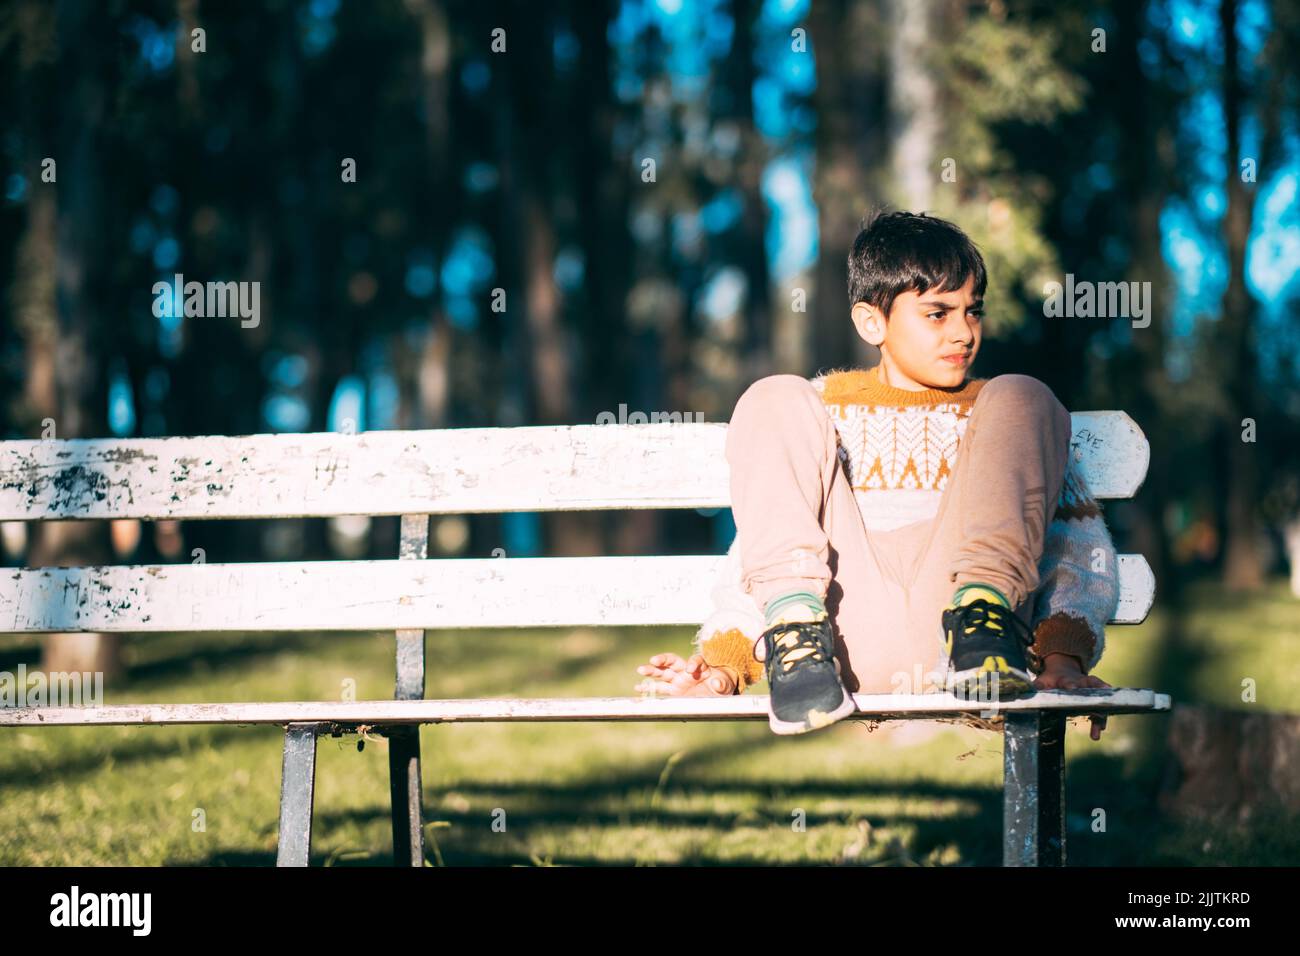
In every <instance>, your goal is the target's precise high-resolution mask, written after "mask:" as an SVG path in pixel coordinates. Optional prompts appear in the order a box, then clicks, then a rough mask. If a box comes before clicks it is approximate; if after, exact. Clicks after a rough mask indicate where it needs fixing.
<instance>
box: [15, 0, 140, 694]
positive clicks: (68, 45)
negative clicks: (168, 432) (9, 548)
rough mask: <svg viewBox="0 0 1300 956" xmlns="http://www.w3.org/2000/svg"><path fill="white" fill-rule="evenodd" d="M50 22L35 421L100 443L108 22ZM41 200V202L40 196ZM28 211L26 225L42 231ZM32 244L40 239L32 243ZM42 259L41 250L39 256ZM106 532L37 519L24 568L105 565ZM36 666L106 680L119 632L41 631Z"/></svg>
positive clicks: (62, 17)
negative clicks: (48, 361)
mask: <svg viewBox="0 0 1300 956" xmlns="http://www.w3.org/2000/svg"><path fill="white" fill-rule="evenodd" d="M55 15H56V17H57V22H56V25H55V30H56V37H57V41H58V75H59V77H60V90H61V101H60V105H61V106H62V109H61V110H58V111H57V116H58V119H57V121H56V123H57V139H56V143H57V148H55V149H53V150H51V153H52V154H53V156H54V158H55V159H56V161H57V164H58V165H57V167H56V169H57V177H58V178H57V182H56V183H42V182H40V180H39V176H37V177H36V178H35V179H34V180H33V182H32V188H33V190H34V191H35V190H48V191H49V192H50V193H52V194H53V195H55V196H56V197H57V203H58V209H57V213H56V217H55V243H56V248H55V249H54V252H53V255H52V256H51V257H50V259H47V260H46V261H47V262H49V261H52V262H53V263H54V275H55V282H54V283H53V284H52V285H51V284H50V283H43V284H42V285H41V286H40V289H42V290H43V292H42V294H46V293H48V292H51V291H52V292H53V293H54V296H53V299H52V300H49V301H46V302H45V303H44V304H43V305H37V304H36V303H35V302H32V303H31V306H30V307H31V308H32V310H33V313H32V314H36V313H43V314H44V315H45V316H46V318H44V319H37V322H38V324H40V325H41V326H42V327H43V328H48V327H49V321H48V316H51V315H53V316H57V333H56V334H57V352H56V357H55V361H54V392H55V395H54V406H53V407H52V408H49V407H47V408H46V409H43V410H42V414H41V417H43V418H44V417H50V418H53V419H54V423H55V429H56V433H55V434H56V437H58V438H91V437H102V436H103V435H104V434H105V433H106V430H107V423H106V420H105V406H106V405H107V398H106V391H105V380H104V369H103V352H102V349H101V348H100V342H99V340H98V338H97V336H96V330H98V329H101V328H102V327H103V325H104V320H103V317H102V313H101V303H100V301H99V292H100V286H101V285H102V281H103V275H102V269H103V265H102V264H103V263H104V262H106V261H107V259H108V257H107V256H106V255H104V254H103V252H104V245H105V242H106V239H107V235H108V232H109V229H108V224H107V222H106V221H105V218H104V216H103V207H102V202H103V196H102V191H101V185H100V176H101V169H102V165H103V155H102V147H103V141H104V135H105V134H104V122H105V112H106V109H107V103H106V97H107V96H108V91H109V90H112V89H114V88H115V87H114V83H113V79H112V77H111V76H110V75H109V71H110V68H111V63H110V59H109V58H110V57H111V56H113V55H114V48H113V47H112V45H111V44H105V43H102V42H100V41H99V39H97V38H100V37H106V36H112V35H113V34H114V33H115V31H116V24H115V23H113V22H112V19H111V17H110V16H109V15H108V14H106V12H105V9H104V8H103V7H100V6H99V5H95V4H91V5H83V4H77V3H66V4H64V3H60V4H59V5H58V7H57V9H56V14H55ZM42 201H43V200H42ZM45 215H46V213H44V212H40V211H38V212H37V221H36V222H34V223H33V227H34V228H36V229H37V230H44V229H46V228H47V225H48V224H47V223H43V222H41V221H40V217H42V216H45ZM33 241H34V242H37V243H42V242H45V241H46V240H45V239H43V238H40V237H39V236H38V237H35V238H34V240H33ZM42 252H44V253H46V254H48V252H49V250H48V247H46V248H45V249H43V250H42ZM109 554H110V549H109V529H108V524H107V522H103V521H59V522H49V521H44V522H39V523H37V524H35V525H34V526H33V535H32V543H31V549H30V551H29V553H28V563H29V565H30V566H32V567H44V566H51V565H56V566H67V567H75V566H84V565H96V564H106V563H108V561H109ZM42 666H43V667H44V668H45V670H47V671H51V672H53V671H92V672H93V671H102V672H103V673H104V676H105V678H106V679H109V678H111V677H113V676H116V675H117V674H119V673H120V672H121V669H122V660H121V635H118V634H51V635H50V636H49V638H48V639H47V640H46V643H45V652H44V658H43V661H42Z"/></svg>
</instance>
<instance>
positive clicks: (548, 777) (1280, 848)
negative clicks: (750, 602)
mask: <svg viewBox="0 0 1300 956" xmlns="http://www.w3.org/2000/svg"><path fill="white" fill-rule="evenodd" d="M1298 633H1300V601H1296V600H1295V599H1294V598H1292V597H1291V596H1290V594H1289V592H1287V591H1286V589H1285V587H1284V586H1283V585H1282V584H1280V583H1279V584H1276V585H1274V586H1272V587H1271V588H1270V590H1269V591H1268V592H1267V593H1266V594H1265V595H1263V596H1262V597H1257V598H1254V599H1251V600H1249V601H1247V600H1241V599H1235V598H1229V597H1226V596H1224V595H1222V594H1220V593H1219V592H1217V591H1216V590H1214V589H1212V588H1201V589H1197V590H1193V591H1192V592H1191V593H1190V595H1189V598H1188V602H1187V605H1186V606H1185V607H1184V608H1183V610H1182V612H1181V613H1177V614H1171V613H1168V612H1161V613H1157V614H1154V615H1153V616H1152V618H1151V619H1150V620H1148V622H1147V623H1145V624H1143V625H1141V626H1139V627H1131V628H1119V627H1116V628H1112V629H1111V630H1110V631H1109V632H1108V635H1107V636H1108V639H1109V642H1110V646H1109V648H1108V650H1107V652H1106V655H1105V657H1104V663H1103V665H1102V666H1101V667H1100V668H1099V669H1098V673H1099V674H1100V675H1101V676H1102V677H1104V678H1105V679H1106V680H1108V681H1109V682H1110V683H1112V684H1115V685H1117V686H1118V685H1126V686H1139V687H1155V688H1157V689H1159V690H1161V691H1168V692H1171V693H1173V694H1174V697H1175V701H1176V702H1191V701H1202V702H1208V703H1214V704H1217V705H1221V706H1227V707H1237V708H1243V707H1249V706H1256V707H1261V708H1265V709H1268V710H1273V711H1284V712H1291V713H1294V712H1296V711H1297V709H1298V705H1300V642H1296V641H1295V640H1294V636H1295V635H1296V634H1298ZM689 635H690V630H689V629H686V628H663V629H649V628H610V629H586V628H583V629H573V630H563V629H546V630H534V631H518V630H510V631H492V632H452V631H437V632H430V634H429V636H428V642H427V646H428V655H429V673H430V678H429V682H428V696H430V697H474V696H505V695H516V696H535V697H550V696H583V695H592V696H606V695H616V694H622V693H630V692H631V691H630V689H631V687H632V685H633V683H635V681H636V680H637V679H638V677H637V675H636V674H635V672H634V669H635V667H636V666H637V664H639V663H641V662H642V661H644V660H645V659H646V658H647V657H648V656H649V655H650V654H651V653H654V652H656V651H659V650H666V649H677V650H679V651H680V650H685V649H686V648H687V645H688V643H689ZM18 641H19V639H17V638H7V639H6V643H4V644H3V645H0V670H13V669H14V667H15V666H16V664H17V663H18V662H19V661H26V662H27V663H28V665H29V666H31V665H32V664H33V663H34V661H35V659H36V650H37V649H36V647H35V646H34V645H33V644H32V643H31V642H26V643H19V642H18ZM128 655H129V657H128V662H129V667H130V671H129V678H128V679H127V680H125V681H123V682H121V683H120V684H119V685H117V686H109V687H108V688H106V694H105V697H106V702H107V703H127V702H144V701H148V702H164V703H165V702H197V701H240V700H277V699H278V700H310V699H327V698H332V699H337V698H339V697H340V695H341V693H342V691H343V688H344V686H345V681H348V680H351V681H355V688H356V697H357V699H367V698H375V699H377V698H385V697H389V696H391V694H392V667H393V658H392V639H391V636H389V635H385V634H369V635H330V634H310V635H295V636H284V635H263V634H248V635H200V636H195V635H161V636H159V635H154V636H141V637H136V638H132V639H131V640H130V641H129V643H128ZM1246 677H1250V678H1253V679H1254V680H1255V681H1256V687H1257V703H1255V704H1243V703H1242V702H1241V681H1242V679H1243V678H1246ZM1167 723H1168V718H1167V717H1159V716H1156V717H1148V716H1143V717H1138V716H1120V717H1112V718H1111V720H1110V726H1109V728H1108V729H1107V731H1106V733H1105V734H1103V736H1102V739H1101V741H1100V742H1093V741H1091V740H1089V739H1088V734H1087V722H1086V721H1084V720H1082V719H1080V720H1078V721H1076V722H1073V723H1072V724H1071V727H1070V731H1069V735H1068V737H1067V745H1066V752H1067V760H1068V779H1067V788H1066V792H1067V806H1068V807H1069V809H1070V814H1069V817H1068V819H1067V824H1068V852H1069V858H1070V861H1071V863H1073V864H1079V865H1099V864H1100V865H1135V864H1154V865H1192V866H1197V865H1211V864H1262V865H1276V864H1292V865H1293V864H1295V863H1297V862H1300V835H1298V834H1300V827H1297V826H1296V825H1295V823H1296V821H1295V820H1288V819H1278V818H1270V819H1257V820H1255V821H1253V822H1252V824H1251V825H1250V827H1249V828H1248V829H1247V828H1239V827H1228V826H1212V825H1208V824H1203V823H1201V824H1196V825H1191V824H1180V823H1178V822H1177V821H1174V820H1168V819H1163V818H1162V817H1160V816H1159V815H1158V814H1157V813H1155V811H1154V810H1153V807H1154V805H1155V801H1154V795H1155V789H1156V786H1157V784H1158V781H1159V779H1160V773H1161V770H1162V757H1163V754H1162V751H1161V746H1160V742H1161V741H1162V740H1163V735H1164V733H1165V731H1166V729H1167ZM926 728H930V729H932V730H933V732H931V733H927V731H926ZM421 740H422V753H423V759H424V802H425V814H426V819H427V821H428V822H429V825H428V827H427V829H426V840H427V847H428V854H427V855H428V862H429V863H430V864H431V865H447V866H457V865H466V864H487V865H509V864H519V865H526V866H534V865H537V866H542V865H573V864H578V865H584V864H621V865H662V864H705V865H727V864H732V865H734V864H791V863H819V864H836V863H843V864H856V865H914V864H922V865H925V864H937V865H970V864H997V863H999V862H1000V859H1001V849H1000V834H1001V767H1002V756H1001V740H1000V738H999V737H998V736H996V735H995V734H991V733H988V732H985V731H980V730H976V729H972V728H968V727H960V726H956V725H951V724H934V723H924V724H923V723H915V722H909V723H894V724H884V725H881V726H879V727H877V728H876V729H874V730H871V729H869V725H867V724H865V723H861V722H850V721H846V722H843V723H841V724H838V725H836V726H835V727H832V728H830V729H829V730H826V731H823V732H821V733H817V734H812V735H809V736H807V737H797V738H784V739H782V738H776V737H774V736H773V735H772V734H771V733H770V732H769V731H768V729H767V727H766V725H765V724H761V723H754V724H748V723H746V724H688V723H672V724H649V723H629V724H612V723H606V724H513V725H512V724H464V725H445V726H431V727H425V728H424V729H423V731H422V736H421ZM0 741H3V744H4V746H3V747H0V864H7V865H54V864H71V865H103V864H130V865H160V864H161V865H172V866H186V865H270V864H273V863H274V860H275V844H276V828H277V814H278V800H279V792H278V791H279V778H280V759H281V749H280V748H281V741H282V738H281V734H280V732H279V731H278V730H277V729H274V728H250V727H220V726H218V727H178V728H122V727H105V728H49V729H40V730H31V729H22V730H15V729H6V730H3V731H0ZM357 741H358V738H357V737H355V736H351V737H345V738H338V739H334V738H324V739H322V740H321V742H320V746H319V756H318V767H317V777H316V788H317V789H316V822H315V831H314V834H313V851H312V863H313V864H314V865H334V866H356V865H387V864H389V863H391V860H392V855H391V831H390V829H389V818H388V813H389V810H388V783H387V753H386V744H387V742H386V741H385V740H384V739H383V738H374V737H372V738H370V739H369V740H368V741H367V742H366V745H365V747H364V750H362V751H361V752H358V750H357V746H356V745H357ZM1098 809H1101V810H1104V811H1105V819H1106V828H1105V832H1094V831H1093V829H1092V823H1093V820H1094V818H1095V817H1096V813H1095V811H1096V810H1098Z"/></svg>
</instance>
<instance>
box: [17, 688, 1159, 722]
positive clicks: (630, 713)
mask: <svg viewBox="0 0 1300 956" xmlns="http://www.w3.org/2000/svg"><path fill="white" fill-rule="evenodd" d="M853 700H854V703H856V704H857V708H858V714H860V715H861V716H864V717H868V718H879V719H890V720H908V719H933V718H935V717H945V716H950V717H956V716H959V715H961V714H979V713H981V712H983V711H986V710H987V711H989V712H992V711H994V710H998V711H1004V710H1052V711H1058V712H1059V711H1064V712H1066V713H1072V714H1090V713H1107V714H1123V713H1141V712H1147V711H1161V710H1168V709H1169V695H1168V694H1157V693H1156V692H1155V691H1151V690H1145V689H1139V688H1127V687H1125V688H1113V689H1109V690H1107V689H1098V690H1095V691H1088V692H1079V691H1071V692H1066V691H1040V692H1039V693H1037V694H1035V695H1034V696H1033V697H1030V698H1022V699H1020V700H1013V701H1007V702H1006V703H1003V704H998V705H997V706H996V707H994V706H993V705H988V704H981V703H979V702H977V701H962V700H958V699H957V698H956V697H953V696H952V695H951V694H854V695H853ZM758 719H762V720H766V719H767V695H766V694H741V695H737V696H733V697H685V698H683V697H551V698H531V699H528V698H514V697H508V698H483V699H477V700H474V699H464V700H374V701H370V700H366V701H291V702H285V703H250V704H125V705H121V704H120V705H114V706H110V707H12V708H0V726H13V727H24V726H26V727H30V726H42V727H45V726H60V725H62V726H68V725H91V724H281V725H283V724H290V723H304V722H327V723H339V724H347V725H352V726H355V725H358V724H380V723H383V724H417V723H420V724H423V723H454V722H458V721H459V722H485V721H559V720H758Z"/></svg>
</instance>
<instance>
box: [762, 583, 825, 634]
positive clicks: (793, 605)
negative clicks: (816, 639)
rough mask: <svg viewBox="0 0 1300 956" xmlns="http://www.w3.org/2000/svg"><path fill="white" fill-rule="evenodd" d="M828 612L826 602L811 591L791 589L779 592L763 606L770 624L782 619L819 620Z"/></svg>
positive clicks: (783, 620) (787, 622)
mask: <svg viewBox="0 0 1300 956" xmlns="http://www.w3.org/2000/svg"><path fill="white" fill-rule="evenodd" d="M825 614H826V604H825V603H824V602H823V601H822V599H821V598H819V597H818V596H817V595H816V594H813V593H812V592H811V591H790V592H789V593H787V594H778V595H777V596H776V597H774V598H772V599H771V600H770V601H768V602H767V606H766V607H764V608H763V617H764V619H765V620H766V621H767V623H768V625H769V626H770V625H772V624H775V623H777V621H781V622H783V623H786V624H789V623H790V622H792V621H819V620H821V619H822V617H823V616H824V615H825Z"/></svg>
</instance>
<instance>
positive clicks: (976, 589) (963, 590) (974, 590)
mask: <svg viewBox="0 0 1300 956" xmlns="http://www.w3.org/2000/svg"><path fill="white" fill-rule="evenodd" d="M979 598H983V599H984V600H986V601H991V602H993V603H994V604H1001V605H1002V606H1003V607H1004V608H1006V609H1007V610H1008V611H1009V610H1011V602H1010V601H1008V600H1007V598H1006V595H1004V594H1003V593H1002V592H1001V591H999V590H998V589H997V588H995V587H994V586H993V585H991V584H981V583H979V582H976V583H974V584H963V585H962V586H961V587H959V588H958V589H957V590H956V591H955V592H954V593H953V596H952V603H951V604H949V605H948V606H949V607H965V606H966V605H967V604H970V603H971V602H972V601H975V600H977V599H979Z"/></svg>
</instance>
